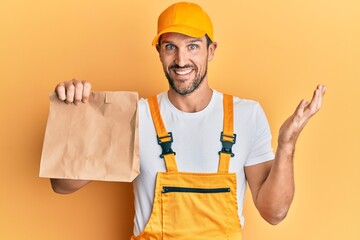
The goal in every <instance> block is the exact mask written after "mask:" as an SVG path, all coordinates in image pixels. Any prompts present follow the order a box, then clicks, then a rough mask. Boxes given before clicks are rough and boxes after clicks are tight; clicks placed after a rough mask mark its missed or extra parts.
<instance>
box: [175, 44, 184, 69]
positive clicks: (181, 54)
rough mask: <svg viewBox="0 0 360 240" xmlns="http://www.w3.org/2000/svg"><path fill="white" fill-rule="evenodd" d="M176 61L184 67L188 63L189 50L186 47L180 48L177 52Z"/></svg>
mask: <svg viewBox="0 0 360 240" xmlns="http://www.w3.org/2000/svg"><path fill="white" fill-rule="evenodd" d="M175 63H176V64H177V65H178V66H179V67H184V66H185V65H186V63H187V52H186V50H185V49H182V48H179V49H178V51H177V54H176V58H175Z"/></svg>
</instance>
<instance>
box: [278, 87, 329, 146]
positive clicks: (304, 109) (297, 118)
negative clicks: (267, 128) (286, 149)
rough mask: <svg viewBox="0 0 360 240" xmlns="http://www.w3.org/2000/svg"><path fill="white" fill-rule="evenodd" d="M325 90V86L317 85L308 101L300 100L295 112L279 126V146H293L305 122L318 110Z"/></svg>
mask: <svg viewBox="0 0 360 240" xmlns="http://www.w3.org/2000/svg"><path fill="white" fill-rule="evenodd" d="M325 91H326V87H325V86H323V85H318V86H317V88H316V89H315V91H314V94H313V97H312V99H311V101H310V102H309V101H307V100H305V99H303V100H302V101H301V102H300V104H299V105H298V106H297V108H296V110H295V112H294V113H293V114H292V115H291V116H290V117H289V118H288V119H287V120H286V121H285V122H284V123H283V125H282V126H281V127H280V131H279V138H278V144H279V146H292V147H294V146H295V143H296V140H297V139H298V137H299V135H300V133H301V131H302V129H303V128H304V127H305V125H306V123H307V122H308V121H309V119H310V118H311V117H312V116H314V114H316V113H317V112H318V111H319V110H320V108H321V105H322V100H323V97H324V94H325Z"/></svg>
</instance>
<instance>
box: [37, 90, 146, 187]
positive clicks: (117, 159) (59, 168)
mask: <svg viewBox="0 0 360 240" xmlns="http://www.w3.org/2000/svg"><path fill="white" fill-rule="evenodd" d="M137 100H138V94H137V93H135V92H93V93H92V94H91V95H90V98H89V100H88V103H80V104H78V105H75V104H65V103H64V102H63V101H61V100H59V99H58V97H57V96H56V94H55V93H53V94H51V95H50V111H49V117H48V122H47V126H46V131H45V138H44V144H43V151H42V155H41V163H40V177H46V178H65V179H81V180H103V181H119V182H131V181H132V180H133V179H134V178H135V177H136V176H137V175H138V174H139V172H140V166H139V165H140V161H139V143H138V113H137Z"/></svg>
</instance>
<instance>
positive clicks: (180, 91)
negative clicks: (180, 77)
mask: <svg viewBox="0 0 360 240" xmlns="http://www.w3.org/2000/svg"><path fill="white" fill-rule="evenodd" d="M172 68H181V67H179V66H172V67H170V71H171V69H172ZM183 68H184V67H183ZM196 71H197V69H196ZM164 72H165V76H166V78H167V80H168V82H169V85H170V87H171V88H172V89H173V90H174V91H175V92H176V93H178V94H180V95H182V96H185V95H188V94H190V93H192V92H194V91H195V90H196V89H197V88H198V87H199V86H200V85H201V83H202V82H203V80H204V79H205V77H206V74H207V64H206V66H205V71H204V73H203V74H200V75H198V76H195V78H194V79H193V80H192V82H191V84H190V86H188V87H186V88H185V89H180V88H178V87H177V86H176V85H175V83H174V82H175V81H174V79H173V78H172V77H171V76H170V74H169V73H168V71H164Z"/></svg>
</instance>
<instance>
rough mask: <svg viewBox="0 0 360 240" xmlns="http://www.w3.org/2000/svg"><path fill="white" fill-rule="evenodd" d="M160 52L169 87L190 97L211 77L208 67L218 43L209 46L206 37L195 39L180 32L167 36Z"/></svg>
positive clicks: (159, 49)
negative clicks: (208, 76)
mask: <svg viewBox="0 0 360 240" xmlns="http://www.w3.org/2000/svg"><path fill="white" fill-rule="evenodd" d="M160 41H161V42H160V45H159V46H157V50H158V52H159V55H160V60H161V63H162V65H163V69H164V72H165V75H166V77H167V79H168V81H169V84H170V86H171V88H172V89H173V90H175V92H177V93H179V94H181V95H187V94H190V93H192V92H193V91H195V90H196V89H197V88H198V86H200V84H201V83H202V82H203V80H204V79H206V78H207V64H208V62H209V61H211V60H212V58H213V55H214V51H215V49H216V43H212V44H211V45H210V46H209V47H207V42H206V37H205V36H203V37H201V38H194V37H190V36H187V35H183V34H180V33H165V34H163V35H162V36H161V40H160Z"/></svg>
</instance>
